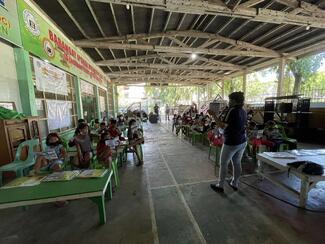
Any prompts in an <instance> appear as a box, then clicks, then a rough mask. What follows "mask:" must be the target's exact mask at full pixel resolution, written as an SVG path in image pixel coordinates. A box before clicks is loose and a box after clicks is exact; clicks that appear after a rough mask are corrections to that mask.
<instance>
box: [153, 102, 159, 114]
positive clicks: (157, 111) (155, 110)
mask: <svg viewBox="0 0 325 244" xmlns="http://www.w3.org/2000/svg"><path fill="white" fill-rule="evenodd" d="M153 111H154V112H155V114H157V115H159V106H158V104H157V103H156V104H155V106H154V107H153Z"/></svg>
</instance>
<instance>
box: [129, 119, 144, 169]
mask: <svg viewBox="0 0 325 244" xmlns="http://www.w3.org/2000/svg"><path fill="white" fill-rule="evenodd" d="M128 139H129V147H130V148H131V149H132V150H133V151H134V152H135V154H136V156H137V158H138V161H139V162H138V164H137V166H140V165H142V164H143V158H142V156H141V155H140V153H139V147H140V146H141V145H140V144H142V143H143V142H144V140H143V137H142V136H141V133H139V131H138V126H137V123H136V120H135V119H131V120H130V122H129V128H128Z"/></svg>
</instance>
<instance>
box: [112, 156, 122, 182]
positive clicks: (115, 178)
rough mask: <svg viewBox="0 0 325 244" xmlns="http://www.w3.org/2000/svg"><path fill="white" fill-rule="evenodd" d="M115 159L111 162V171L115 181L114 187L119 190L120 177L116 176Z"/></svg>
mask: <svg viewBox="0 0 325 244" xmlns="http://www.w3.org/2000/svg"><path fill="white" fill-rule="evenodd" d="M117 163H118V162H117V158H114V159H113V160H112V170H113V176H114V181H115V187H116V188H119V187H120V177H119V175H118V165H117Z"/></svg>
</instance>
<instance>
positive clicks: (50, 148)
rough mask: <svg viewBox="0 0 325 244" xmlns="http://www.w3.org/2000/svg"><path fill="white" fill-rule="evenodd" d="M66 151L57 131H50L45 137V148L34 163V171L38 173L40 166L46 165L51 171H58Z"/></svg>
mask: <svg viewBox="0 0 325 244" xmlns="http://www.w3.org/2000/svg"><path fill="white" fill-rule="evenodd" d="M65 156H66V152H65V150H64V147H63V145H62V141H61V139H60V137H59V136H58V134H57V133H50V134H48V136H47V137H46V149H45V152H44V153H41V154H40V155H39V156H38V157H37V159H36V163H35V165H34V171H35V173H36V174H38V173H39V171H40V169H41V168H44V167H46V168H47V169H50V170H53V171H60V170H61V165H62V164H63V162H64V159H65Z"/></svg>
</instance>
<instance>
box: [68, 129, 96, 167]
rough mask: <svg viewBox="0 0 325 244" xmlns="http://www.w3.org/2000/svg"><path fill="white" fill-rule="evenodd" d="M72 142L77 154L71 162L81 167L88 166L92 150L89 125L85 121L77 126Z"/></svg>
mask: <svg viewBox="0 0 325 244" xmlns="http://www.w3.org/2000/svg"><path fill="white" fill-rule="evenodd" d="M74 144H75V145H76V148H77V156H76V157H75V158H74V160H73V164H74V165H75V166H76V167H78V168H81V169H87V168H89V166H90V161H91V157H92V151H93V150H92V148H91V140H90V136H89V127H88V125H87V124H86V123H83V124H80V125H79V126H78V128H77V135H76V136H75V137H74Z"/></svg>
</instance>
